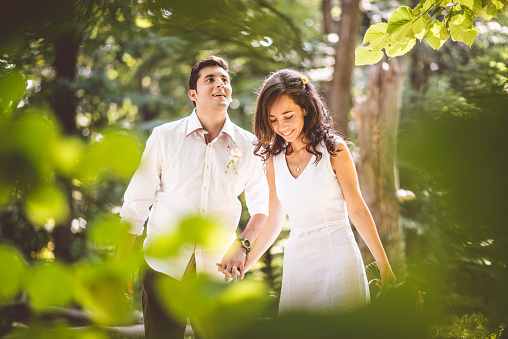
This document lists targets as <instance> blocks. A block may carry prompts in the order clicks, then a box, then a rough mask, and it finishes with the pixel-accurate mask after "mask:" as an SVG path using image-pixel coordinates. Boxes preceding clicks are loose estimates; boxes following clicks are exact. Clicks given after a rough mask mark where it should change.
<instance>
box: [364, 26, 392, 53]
mask: <svg viewBox="0 0 508 339" xmlns="http://www.w3.org/2000/svg"><path fill="white" fill-rule="evenodd" d="M387 27H388V24H386V23H384V22H381V23H378V24H375V25H372V26H370V27H369V29H368V30H367V32H365V36H364V38H363V43H362V44H363V45H365V44H367V43H368V44H369V46H368V47H367V48H368V49H369V50H370V51H380V50H382V49H383V48H384V47H385V46H386V42H387V41H388V33H386V29H387Z"/></svg>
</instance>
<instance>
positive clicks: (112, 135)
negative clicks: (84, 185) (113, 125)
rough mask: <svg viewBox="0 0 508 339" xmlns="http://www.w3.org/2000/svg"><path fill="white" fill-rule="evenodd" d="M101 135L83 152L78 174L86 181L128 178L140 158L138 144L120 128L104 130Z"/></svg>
mask: <svg viewBox="0 0 508 339" xmlns="http://www.w3.org/2000/svg"><path fill="white" fill-rule="evenodd" d="M102 136H103V137H102V139H101V140H99V141H98V142H94V143H92V144H91V145H90V146H89V148H88V150H87V151H86V152H85V155H84V157H83V158H82V159H83V161H82V162H81V164H80V175H81V176H82V177H83V178H84V179H85V180H88V181H94V180H102V179H104V178H113V177H117V178H120V179H123V180H129V179H130V178H131V177H132V175H133V174H134V172H135V171H136V168H137V167H138V165H139V162H140V159H141V154H142V149H141V147H140V144H139V143H138V142H137V140H136V139H135V138H134V137H133V136H132V135H130V134H127V132H126V131H122V130H106V131H104V132H103V134H102Z"/></svg>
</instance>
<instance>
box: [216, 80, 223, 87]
mask: <svg viewBox="0 0 508 339" xmlns="http://www.w3.org/2000/svg"><path fill="white" fill-rule="evenodd" d="M217 87H224V81H223V80H222V79H219V80H218V81H217Z"/></svg>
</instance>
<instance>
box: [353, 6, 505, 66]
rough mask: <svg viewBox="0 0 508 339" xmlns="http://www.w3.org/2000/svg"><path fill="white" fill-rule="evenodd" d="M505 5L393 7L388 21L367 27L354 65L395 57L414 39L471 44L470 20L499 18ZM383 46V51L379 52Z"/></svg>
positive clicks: (435, 46)
mask: <svg viewBox="0 0 508 339" xmlns="http://www.w3.org/2000/svg"><path fill="white" fill-rule="evenodd" d="M507 6H508V2H507V1H506V0H459V1H452V2H449V3H448V2H447V1H445V0H421V1H420V3H419V4H418V5H417V6H416V7H415V8H413V9H411V8H410V7H407V6H403V7H400V8H398V9H396V10H395V11H394V12H393V13H392V15H391V16H390V19H389V20H388V23H385V22H381V23H377V24H375V25H372V26H370V27H369V29H368V30H367V32H366V33H365V36H364V38H363V42H362V45H366V46H362V47H358V48H357V49H356V51H355V56H356V58H355V63H356V65H373V64H375V63H377V62H379V61H380V60H381V59H382V58H383V56H384V54H385V53H386V55H387V56H388V57H390V58H391V57H396V56H400V55H404V54H406V53H408V52H409V51H410V50H411V49H412V48H413V47H414V46H415V44H416V39H418V40H420V41H422V40H424V39H425V41H426V42H427V44H428V45H429V46H430V47H432V48H433V49H435V50H438V49H439V48H441V46H442V45H443V44H444V43H445V42H446V40H448V38H450V37H451V39H452V40H453V41H461V42H463V43H465V44H466V45H469V46H471V45H472V44H473V42H474V40H475V38H476V35H477V34H478V31H479V30H478V28H477V27H475V26H474V22H475V21H476V20H477V19H478V18H479V17H482V18H483V19H485V20H491V19H493V18H499V15H502V14H503V13H504V12H505V11H506V8H507ZM383 49H384V53H383Z"/></svg>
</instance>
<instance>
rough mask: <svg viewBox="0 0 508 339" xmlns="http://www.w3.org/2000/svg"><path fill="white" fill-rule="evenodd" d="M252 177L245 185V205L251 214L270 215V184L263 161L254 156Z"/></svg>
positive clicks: (250, 176) (249, 177)
mask: <svg viewBox="0 0 508 339" xmlns="http://www.w3.org/2000/svg"><path fill="white" fill-rule="evenodd" d="M252 157H253V158H252V159H251V160H252V166H251V171H250V175H249V176H248V179H247V182H246V183H245V203H246V205H247V209H248V211H249V214H250V215H251V216H253V215H254V214H257V213H261V214H264V215H268V183H267V181H266V175H265V166H264V164H263V160H262V159H261V158H260V157H258V156H255V155H252Z"/></svg>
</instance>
